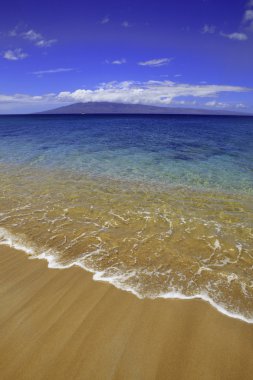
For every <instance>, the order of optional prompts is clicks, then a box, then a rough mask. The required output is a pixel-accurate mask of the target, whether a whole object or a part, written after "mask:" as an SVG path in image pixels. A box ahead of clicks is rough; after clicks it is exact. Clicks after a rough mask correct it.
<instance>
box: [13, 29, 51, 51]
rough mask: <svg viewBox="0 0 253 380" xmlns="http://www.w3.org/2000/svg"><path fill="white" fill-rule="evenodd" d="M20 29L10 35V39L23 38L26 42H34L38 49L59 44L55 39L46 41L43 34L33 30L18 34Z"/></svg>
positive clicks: (14, 30)
mask: <svg viewBox="0 0 253 380" xmlns="http://www.w3.org/2000/svg"><path fill="white" fill-rule="evenodd" d="M18 29H19V27H18V26H16V27H15V28H14V29H13V30H11V31H10V32H9V33H8V34H9V36H10V37H21V38H23V39H24V40H27V41H30V42H32V43H33V44H34V45H35V46H38V47H50V46H52V45H53V44H55V43H56V42H57V40H56V39H55V38H54V39H46V38H45V37H44V36H43V35H42V34H41V33H38V32H36V31H35V30H33V29H29V30H27V31H25V32H18Z"/></svg>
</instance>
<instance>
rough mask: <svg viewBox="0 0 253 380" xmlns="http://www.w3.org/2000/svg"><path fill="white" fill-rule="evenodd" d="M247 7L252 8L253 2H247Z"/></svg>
mask: <svg viewBox="0 0 253 380" xmlns="http://www.w3.org/2000/svg"><path fill="white" fill-rule="evenodd" d="M247 6H248V7H249V8H251V7H253V0H249V2H248V4H247Z"/></svg>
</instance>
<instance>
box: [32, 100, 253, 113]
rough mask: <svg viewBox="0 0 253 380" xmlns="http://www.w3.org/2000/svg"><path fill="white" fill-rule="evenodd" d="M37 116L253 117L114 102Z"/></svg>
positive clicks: (69, 107)
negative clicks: (154, 115) (150, 115)
mask: <svg viewBox="0 0 253 380" xmlns="http://www.w3.org/2000/svg"><path fill="white" fill-rule="evenodd" d="M36 114H40V115H41V114H46V115H64V114H69V115H71V114H73V115H77V114H136V115H137V114H144V115H147V114H157V115H221V116H222V115H224V116H229V115H231V116H232V115H235V116H253V115H252V114H247V113H244V112H236V111H227V110H220V109H219V110H207V109H203V108H200V109H197V108H180V107H159V106H149V105H145V104H128V103H113V102H87V103H80V102H79V103H73V104H70V105H67V106H62V107H57V108H53V109H50V110H46V111H41V112H36Z"/></svg>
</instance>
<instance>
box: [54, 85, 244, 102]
mask: <svg viewBox="0 0 253 380" xmlns="http://www.w3.org/2000/svg"><path fill="white" fill-rule="evenodd" d="M246 91H251V89H248V88H245V87H240V86H229V85H191V84H183V83H180V84H179V83H175V82H171V81H148V82H134V81H125V82H109V83H102V84H101V85H100V86H99V87H98V88H97V89H95V90H90V89H78V90H76V91H73V92H69V91H63V92H60V93H59V94H58V95H57V99H58V100H59V101H63V102H65V101H66V102H101V101H105V102H119V103H133V104H157V105H168V104H171V102H172V101H173V99H175V98H178V97H184V96H185V97H189V96H192V97H198V98H205V97H216V96H217V95H218V94H220V93H222V92H246Z"/></svg>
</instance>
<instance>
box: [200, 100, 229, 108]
mask: <svg viewBox="0 0 253 380" xmlns="http://www.w3.org/2000/svg"><path fill="white" fill-rule="evenodd" d="M204 105H205V106H206V107H215V108H228V107H230V105H229V104H228V103H223V102H217V101H216V100H212V101H210V102H206V103H205V104H204Z"/></svg>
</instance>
